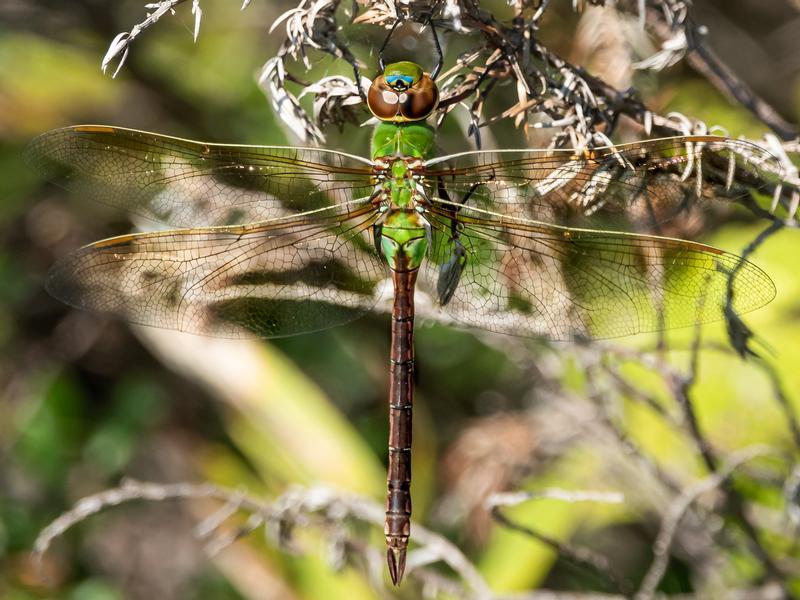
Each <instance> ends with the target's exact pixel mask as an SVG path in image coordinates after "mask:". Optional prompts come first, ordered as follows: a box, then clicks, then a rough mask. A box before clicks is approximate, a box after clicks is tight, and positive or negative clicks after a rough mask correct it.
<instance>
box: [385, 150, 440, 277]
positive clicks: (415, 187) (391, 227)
mask: <svg viewBox="0 0 800 600" xmlns="http://www.w3.org/2000/svg"><path fill="white" fill-rule="evenodd" d="M375 164H376V169H378V170H379V172H380V176H379V182H378V189H377V190H376V203H377V204H379V205H380V211H381V213H382V217H381V219H380V220H379V221H378V222H377V223H376V224H375V232H374V233H375V246H376V249H377V251H378V253H379V254H380V255H381V257H382V258H383V259H384V260H385V261H386V263H387V264H388V265H389V268H390V269H392V270H393V271H415V270H416V269H418V268H419V267H420V265H421V264H422V260H423V259H424V258H425V255H426V254H427V252H428V246H429V244H428V240H429V239H430V223H428V220H427V219H426V218H425V216H424V213H425V208H426V205H427V199H426V196H425V193H424V190H423V189H422V187H421V185H420V183H419V181H418V176H417V175H415V167H416V168H417V169H420V168H421V167H422V161H421V160H420V159H418V158H413V157H383V158H379V159H377V160H376V161H375Z"/></svg>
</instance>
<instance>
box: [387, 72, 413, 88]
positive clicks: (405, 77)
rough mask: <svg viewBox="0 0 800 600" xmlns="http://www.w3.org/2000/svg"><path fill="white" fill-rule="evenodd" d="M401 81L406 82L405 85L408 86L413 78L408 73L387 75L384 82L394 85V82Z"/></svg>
mask: <svg viewBox="0 0 800 600" xmlns="http://www.w3.org/2000/svg"><path fill="white" fill-rule="evenodd" d="M397 81H402V82H403V83H405V84H406V87H410V86H411V85H412V84H413V83H414V78H413V77H411V76H409V75H387V76H386V83H388V84H389V85H394V84H395V82H397Z"/></svg>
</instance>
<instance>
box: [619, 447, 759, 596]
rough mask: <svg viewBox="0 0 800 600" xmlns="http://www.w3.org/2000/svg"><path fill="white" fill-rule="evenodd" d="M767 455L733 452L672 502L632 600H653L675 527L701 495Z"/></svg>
mask: <svg viewBox="0 0 800 600" xmlns="http://www.w3.org/2000/svg"><path fill="white" fill-rule="evenodd" d="M769 453H770V450H769V449H767V448H764V447H763V446H757V447H751V448H746V449H744V450H742V451H740V452H737V453H735V454H734V455H732V456H731V458H730V459H729V460H728V461H727V462H726V464H724V465H722V466H721V467H720V468H719V470H717V471H715V472H714V473H713V474H712V475H710V476H709V477H707V478H706V479H704V480H702V481H699V482H697V483H695V484H694V485H692V486H690V487H689V488H687V489H686V490H685V491H684V492H683V493H681V494H680V496H678V497H677V498H676V499H675V501H674V502H673V503H672V505H671V506H670V507H669V509H668V510H667V513H666V515H665V516H664V519H663V520H662V521H661V529H660V531H659V533H658V536H657V537H656V541H655V544H654V546H653V554H654V557H653V562H652V563H651V564H650V567H649V568H648V570H647V574H646V575H645V577H644V580H643V581H642V584H641V586H640V587H639V590H638V591H637V593H636V595H635V596H634V598H635V600H652V598H653V597H654V595H655V591H656V588H657V587H658V584H659V582H660V581H661V578H662V577H663V576H664V573H665V572H666V570H667V565H668V563H669V557H670V553H669V549H670V547H671V546H672V541H673V540H674V539H675V534H676V532H677V530H678V526H679V525H680V522H681V520H682V519H683V517H684V515H685V514H686V511H687V510H688V509H689V507H690V506H691V505H692V503H693V502H695V500H697V498H699V497H700V496H701V495H703V494H705V493H708V492H710V491H712V490H714V489H717V488H720V487H723V486H724V485H726V481H727V480H728V478H729V477H730V476H731V475H732V474H733V472H734V471H735V470H736V469H737V468H738V467H739V466H741V465H742V464H744V463H745V462H748V461H750V460H753V459H755V458H758V457H761V456H766V455H767V454H769Z"/></svg>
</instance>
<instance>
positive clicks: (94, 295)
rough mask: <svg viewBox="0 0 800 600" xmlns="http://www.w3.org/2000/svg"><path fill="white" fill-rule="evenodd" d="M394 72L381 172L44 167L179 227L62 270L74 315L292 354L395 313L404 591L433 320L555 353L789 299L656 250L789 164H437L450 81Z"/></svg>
mask: <svg viewBox="0 0 800 600" xmlns="http://www.w3.org/2000/svg"><path fill="white" fill-rule="evenodd" d="M382 66H383V70H382V72H381V73H380V74H379V75H378V76H377V77H376V78H375V79H374V80H373V81H372V83H371V86H370V88H369V91H368V94H367V104H368V108H369V110H370V111H371V113H372V115H374V117H376V118H377V124H376V126H375V127H374V132H373V134H372V140H371V151H370V153H369V156H368V157H365V156H357V155H353V154H347V153H343V152H339V151H335V150H331V149H320V148H301V147H284V146H253V145H250V146H247V145H223V144H214V143H206V142H196V141H189V140H185V139H179V138H175V137H169V136H165V135H160V134H156V133H148V132H143V131H137V130H133V129H124V128H119V127H112V126H105V125H82V126H73V127H68V128H65V129H58V130H53V131H50V132H47V133H44V134H42V135H41V136H39V137H38V138H36V139H35V140H34V141H33V142H32V143H31V145H30V147H29V150H28V159H29V160H30V162H32V163H33V164H34V165H35V166H36V168H37V169H39V171H40V172H41V173H43V174H44V175H45V177H47V178H49V179H51V180H54V181H57V182H60V183H61V184H63V185H65V186H66V187H67V188H69V189H71V190H73V191H75V192H76V193H77V194H79V195H80V196H82V197H86V198H90V199H93V200H96V201H98V202H102V203H105V204H108V205H111V206H114V207H117V208H119V209H123V210H124V211H126V212H127V213H132V214H134V215H138V216H140V217H144V218H145V219H147V220H149V221H155V222H160V223H165V224H168V225H169V226H171V227H172V229H170V230H159V231H153V232H146V233H132V234H128V235H121V236H118V237H112V238H110V239H104V240H101V241H98V242H95V243H93V244H89V245H88V246H85V247H83V248H80V249H78V250H77V251H75V252H74V253H73V254H70V255H66V256H64V257H62V258H61V259H60V260H59V261H58V262H57V263H56V264H55V265H54V266H53V268H52V269H51V272H50V274H49V276H48V279H47V282H46V287H47V289H48V291H49V292H50V293H51V294H52V295H53V296H55V297H56V298H58V299H60V300H62V301H64V302H65V303H67V304H69V305H72V306H74V307H79V308H81V309H85V310H89V311H96V312H100V313H110V314H111V315H115V316H117V317H119V318H121V319H124V320H126V321H129V322H132V323H138V324H144V325H150V326H155V327H162V328H172V329H177V330H180V331H185V332H191V333H195V334H201V335H211V336H223V337H263V338H275V337H281V336H290V335H296V334H301V333H307V332H312V331H316V330H320V329H324V328H328V327H333V326H336V325H341V324H343V323H347V322H350V321H352V320H353V319H355V318H357V317H360V316H362V315H364V314H366V313H368V312H370V311H372V310H374V309H375V307H376V306H378V305H379V302H380V300H381V299H382V298H384V297H385V298H387V299H388V298H391V346H390V356H389V369H388V370H389V392H388V413H389V435H388V476H387V499H386V518H385V527H384V534H385V539H386V544H387V563H388V569H389V575H390V577H391V580H392V582H393V583H394V584H395V585H398V584H399V583H400V581H401V579H402V577H403V574H404V571H405V564H406V554H407V548H408V545H409V537H410V535H411V509H412V507H411V494H410V484H411V425H412V406H413V390H414V368H415V363H414V318H415V301H416V300H417V299H419V298H426V299H429V300H430V303H431V304H432V309H431V310H432V311H433V312H434V313H436V314H441V315H442V316H443V317H446V318H447V319H449V320H450V321H453V322H455V323H457V324H460V325H464V326H471V327H478V328H482V329H486V330H490V331H493V332H498V333H505V334H512V335H521V336H533V337H542V338H547V339H550V340H574V339H587V338H588V339H592V338H611V337H618V336H627V335H633V334H637V333H641V332H654V331H662V330H666V329H670V328H677V327H686V326H691V325H695V324H698V323H705V322H710V321H714V320H719V319H723V318H724V315H725V311H726V310H727V309H730V308H732V309H733V310H735V311H736V312H737V313H739V314H741V313H745V312H747V311H751V310H754V309H757V308H759V307H761V306H763V305H765V304H767V303H768V302H769V301H770V300H771V299H772V298H773V296H774V295H775V287H774V285H773V283H772V281H771V280H770V278H769V277H768V276H767V275H766V274H765V273H764V272H763V271H762V270H761V269H759V268H758V267H757V266H755V265H754V264H752V263H750V262H748V261H747V260H744V259H742V258H740V257H738V256H736V255H735V254H732V253H729V252H726V251H723V250H721V249H717V248H714V247H712V246H708V245H705V244H702V243H698V242H694V241H689V240H685V239H678V238H671V237H666V236H664V235H656V234H658V233H659V232H661V233H663V232H664V231H672V230H680V228H679V227H678V226H677V225H676V224H677V223H680V222H682V221H681V219H684V215H686V214H690V213H691V212H692V210H694V209H695V208H696V207H700V209H701V210H703V207H704V206H706V205H708V203H709V202H711V201H712V200H714V199H735V198H742V197H744V196H746V195H748V194H750V193H752V191H754V190H761V191H765V188H768V187H769V185H770V184H769V182H770V181H775V180H776V178H777V175H776V174H777V173H779V172H780V165H779V163H778V162H777V160H776V159H775V158H773V157H772V156H771V155H769V153H768V152H766V151H765V150H763V149H761V148H759V147H757V146H755V145H752V144H749V143H747V142H744V141H738V140H732V139H727V138H722V137H716V136H683V137H674V138H664V139H655V140H647V141H643V142H635V143H628V144H621V145H616V146H608V147H598V148H591V149H581V150H570V149H547V150H543V149H514V150H494V151H491V150H472V151H466V152H461V153H458V154H452V155H449V156H438V155H437V152H436V133H435V130H434V128H433V127H432V126H431V125H429V124H428V123H427V121H426V120H427V119H428V117H430V116H431V115H432V114H433V113H434V111H435V110H436V108H437V104H438V102H439V91H438V88H437V85H436V82H435V77H432V76H431V75H430V74H429V73H426V72H424V71H423V69H422V67H420V66H419V65H417V64H416V63H413V62H408V61H401V62H396V63H392V64H389V65H385V66H384V65H382ZM766 191H768V190H766ZM615 224H616V225H615ZM653 232H655V233H656V234H653ZM726 307H727V308H726Z"/></svg>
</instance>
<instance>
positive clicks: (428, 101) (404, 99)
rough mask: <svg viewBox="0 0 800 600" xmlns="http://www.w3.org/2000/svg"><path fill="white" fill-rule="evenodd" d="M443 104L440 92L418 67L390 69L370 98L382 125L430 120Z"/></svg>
mask: <svg viewBox="0 0 800 600" xmlns="http://www.w3.org/2000/svg"><path fill="white" fill-rule="evenodd" d="M437 104H439V89H438V88H437V87H436V84H435V83H434V81H433V79H432V78H431V76H430V75H428V74H427V73H425V72H423V71H422V67H420V66H419V65H418V64H416V63H413V62H409V61H403V62H396V63H392V64H390V65H386V68H385V69H384V71H383V73H381V74H380V75H378V76H377V77H376V78H375V80H374V81H373V82H372V85H371V86H370V88H369V93H368V94H367V105H368V106H369V110H370V112H371V113H372V114H373V115H375V116H376V117H377V118H378V119H380V120H381V121H390V122H392V123H405V122H408V121H421V120H423V119H427V118H428V117H429V116H430V115H431V113H432V112H433V111H434V109H435V108H436V105H437Z"/></svg>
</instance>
